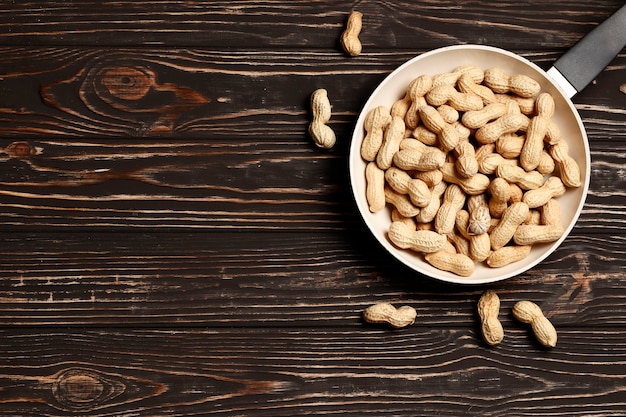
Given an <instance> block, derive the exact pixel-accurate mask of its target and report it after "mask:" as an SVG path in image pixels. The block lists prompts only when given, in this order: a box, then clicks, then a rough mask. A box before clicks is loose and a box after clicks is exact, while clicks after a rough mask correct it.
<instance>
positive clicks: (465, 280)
mask: <svg viewBox="0 0 626 417" xmlns="http://www.w3.org/2000/svg"><path fill="white" fill-rule="evenodd" d="M462 65H475V66H477V67H480V68H482V69H484V70H486V69H488V68H492V67H499V68H501V69H503V70H505V71H506V72H507V73H509V74H511V75H512V74H525V75H528V76H530V77H532V78H533V79H535V80H536V81H538V82H539V83H540V84H541V87H542V92H548V93H550V94H552V96H553V97H554V101H555V115H554V117H553V120H554V122H555V123H556V124H557V125H558V127H559V129H560V130H561V136H562V138H564V140H566V141H567V143H568V145H569V147H570V155H571V156H572V157H573V158H574V159H575V160H576V162H577V163H578V165H579V166H580V170H581V176H582V180H583V184H582V185H581V186H580V187H578V188H572V189H568V190H567V192H566V193H565V195H563V196H561V197H559V198H558V201H559V203H560V206H561V216H562V225H563V226H564V227H565V233H564V234H563V236H562V237H561V238H560V239H559V240H558V241H556V242H553V243H549V244H541V245H535V246H534V247H533V249H532V251H531V253H530V255H529V256H528V257H527V258H526V259H524V260H521V261H518V262H515V263H513V264H510V265H507V266H505V267H501V268H490V267H488V266H486V265H483V264H477V265H476V270H475V272H474V274H473V275H472V276H470V277H460V276H457V275H455V274H452V273H449V272H445V271H441V270H439V269H436V268H434V267H432V266H431V265H430V264H428V263H427V262H425V261H424V260H423V258H422V256H421V255H419V254H415V253H413V252H411V251H408V250H402V249H398V248H396V247H395V246H394V245H392V244H391V243H390V242H389V240H388V239H387V236H386V234H387V230H388V228H389V225H390V224H391V213H390V211H389V210H388V209H385V210H382V211H380V212H377V213H371V212H370V211H369V208H368V204H367V201H366V197H365V189H366V182H365V166H366V161H364V160H363V159H362V158H361V155H360V148H361V143H362V141H363V137H364V133H365V132H364V129H363V122H364V119H365V116H366V115H367V113H368V112H369V111H370V110H371V109H373V108H374V107H377V106H380V105H383V106H387V107H389V108H390V107H391V106H392V105H393V103H395V102H396V101H397V100H398V99H400V98H402V97H404V95H405V93H406V89H407V86H408V85H409V83H410V82H411V81H412V80H413V79H415V78H416V77H418V76H419V75H421V74H429V75H435V74H440V73H446V72H451V71H453V70H454V69H455V68H457V67H459V66H462ZM589 167H590V152H589V144H588V140H587V135H586V132H585V129H584V126H583V123H582V120H581V119H580V116H579V114H578V112H577V111H576V109H575V107H574V105H573V104H572V102H571V101H570V100H569V99H568V98H567V97H566V95H565V93H564V92H563V91H562V90H561V89H560V88H559V87H558V85H556V84H555V83H554V81H552V79H551V78H549V77H548V75H546V73H545V72H544V71H543V70H542V69H541V68H539V67H538V66H536V65H535V64H533V63H531V62H530V61H528V60H526V59H525V58H523V57H520V56H518V55H516V54H513V53H511V52H508V51H505V50H502V49H498V48H493V47H489V46H482V45H462V46H451V47H446V48H441V49H437V50H434V51H431V52H428V53H425V54H422V55H420V56H418V57H416V58H413V59H411V60H410V61H408V62H406V63H405V64H403V65H401V66H400V67H399V68H397V69H396V70H395V71H393V72H392V73H391V74H390V75H389V76H388V77H387V78H385V80H384V81H383V82H382V83H381V84H380V85H379V86H378V87H377V88H376V89H375V90H374V92H373V93H372V95H371V96H370V98H369V99H368V100H367V102H366V104H365V105H364V107H363V109H362V112H361V114H360V115H359V117H358V119H357V123H356V126H355V130H354V132H353V136H352V142H351V145H350V155H349V170H350V181H351V186H352V192H353V194H354V198H355V201H356V204H357V207H358V209H359V212H360V213H361V216H362V217H363V220H364V222H365V224H366V225H367V227H368V228H369V229H370V230H371V232H372V233H373V234H374V236H375V237H376V239H377V240H378V242H379V243H380V244H381V245H382V247H383V248H384V249H385V250H387V251H388V252H390V253H391V254H392V255H393V256H394V257H395V258H397V259H398V260H399V261H400V262H402V263H404V264H405V265H407V266H408V267H410V268H412V269H413V270H415V271H417V272H419V273H421V274H424V275H427V276H429V277H431V278H435V279H439V280H442V281H446V282H454V283H461V284H480V283H488V282H494V281H499V280H503V279H506V278H510V277H513V276H515V275H518V274H521V273H523V272H525V271H526V270H528V269H530V268H532V267H533V266H535V265H537V264H538V263H539V262H541V261H542V260H544V259H545V258H546V257H547V256H548V255H550V254H551V253H552V252H553V251H554V250H555V249H556V248H557V247H558V246H559V245H560V244H561V243H562V242H563V241H564V240H565V239H566V237H567V235H568V234H569V232H570V231H571V229H572V228H573V227H574V225H575V224H576V221H577V220H578V217H579V215H580V212H581V211H582V208H583V205H584V202H585V198H586V195H587V191H588V187H589Z"/></svg>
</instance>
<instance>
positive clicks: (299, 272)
mask: <svg viewBox="0 0 626 417" xmlns="http://www.w3.org/2000/svg"><path fill="white" fill-rule="evenodd" d="M622 4H623V1H622V0H596V1H592V2H588V1H587V2H583V1H579V2H573V1H563V0H557V1H551V2H545V1H539V0H533V1H531V0H519V1H505V2H489V1H451V0H438V1H387V2H382V1H381V2H378V1H359V2H345V3H341V2H337V1H315V0H313V1H306V2H304V1H295V2H294V1H292V2H279V1H263V2H257V1H244V2H207V1H184V2H182V1H149V2H145V1H112V2H106V1H104V2H91V1H78V0H73V1H56V2H54V1H30V2H29V1H20V2H13V1H4V2H2V3H0V150H1V151H0V415H3V416H16V417H17V416H33V417H35V416H37V417H39V416H55V417H60V416H115V417H139V416H145V417H160V416H204V415H229V416H253V415H254V416H296V415H355V416H364V415H371V416H391V415H393V416H416V415H423V416H433V415H441V416H465V415H478V416H498V417H499V416H539V415H550V416H574V415H577V416H578V415H580V416H618V415H626V270H625V266H626V265H625V260H626V249H625V248H626V240H625V238H624V234H623V232H622V230H623V228H624V226H625V225H626V221H625V220H624V213H625V211H626V210H625V208H626V194H625V191H626V184H625V182H626V179H625V174H624V173H625V171H626V162H625V160H624V155H625V153H626V133H625V130H626V129H625V126H626V94H625V93H624V91H626V87H625V86H626V53H624V52H622V53H621V54H620V55H619V56H618V57H617V58H616V59H615V60H614V61H613V62H612V63H611V64H610V65H609V67H608V68H607V69H606V70H605V71H604V72H603V73H602V74H601V75H599V76H598V77H597V79H596V80H595V81H594V83H593V84H592V85H591V86H589V87H588V88H587V89H586V90H585V91H584V92H582V93H581V94H579V95H578V96H577V97H576V98H575V99H574V101H575V103H576V107H577V108H578V110H579V111H580V114H581V116H582V118H583V121H584V123H585V126H586V128H587V130H588V135H589V139H590V143H591V152H592V155H591V156H592V170H591V187H590V193H589V196H588V199H587V202H586V205H585V208H584V210H583V213H582V216H581V218H580V220H579V222H578V223H577V226H576V227H575V229H574V230H573V232H572V234H571V235H570V237H569V238H568V239H567V240H566V241H565V243H564V244H563V245H562V247H561V248H560V249H558V250H557V251H556V252H555V253H554V254H553V255H552V256H551V257H549V258H548V259H547V260H546V261H545V262H543V263H542V264H541V265H539V266H538V267H536V268H534V269H532V270H530V271H528V272H527V273H525V274H523V275H521V276H519V277H516V278H513V279H510V280H507V281H505V282H501V283H497V284H493V285H488V286H470V287H465V286H455V285H447V284H442V283H438V282H435V281H432V280H429V279H427V278H425V277H422V276H420V275H418V274H416V273H413V272H411V271H409V270H408V269H407V268H405V267H403V266H401V265H399V264H398V263H396V262H395V261H394V260H393V259H392V258H391V257H390V256H389V255H387V254H385V253H383V252H382V251H381V249H380V247H379V246H377V243H375V240H374V239H373V238H372V237H370V236H369V235H368V233H367V232H366V230H365V227H364V226H363V224H362V223H361V220H360V218H359V216H358V213H357V211H356V207H355V205H354V204H353V201H352V199H351V196H350V188H349V183H348V173H347V153H348V147H349V140H350V135H351V131H352V128H353V125H354V123H355V121H356V117H357V115H358V113H359V110H360V108H361V106H362V105H363V104H364V102H365V100H366V98H367V97H368V95H369V94H370V93H371V91H372V90H373V89H374V88H375V86H376V85H377V83H378V82H380V81H381V80H382V79H383V78H384V77H385V76H386V75H387V74H388V73H389V72H391V71H392V70H393V69H395V68H396V67H397V66H398V65H400V64H401V63H403V62H404V61H406V60H408V59H410V58H412V57H414V56H416V55H418V54H420V53H423V52H425V51H428V50H431V49H433V48H436V47H441V46H446V45H454V44H463V43H479V44H489V45H493V46H498V47H502V48H506V49H509V50H512V51H513V52H516V53H519V54H521V55H523V56H525V57H527V58H529V59H530V60H532V61H534V62H535V63H537V64H539V65H540V66H541V67H543V68H546V69H547V68H548V67H549V65H550V64H551V63H552V62H554V61H555V60H556V59H557V58H558V57H559V56H560V55H561V54H562V53H563V52H564V51H566V50H567V49H568V48H569V47H571V46H572V45H573V44H574V43H575V42H576V41H577V40H578V39H580V38H581V37H582V36H583V35H584V34H586V33H587V32H589V31H590V30H592V29H593V28H594V27H595V26H596V25H597V24H599V23H600V22H602V21H603V20H604V19H606V18H607V17H608V16H609V15H610V14H611V13H613V12H614V11H616V10H617V9H618V8H619V7H620V6H621V5H622ZM353 8H354V9H357V10H359V11H361V12H362V13H363V15H364V19H363V31H362V33H361V40H362V42H363V54H362V55H361V56H359V57H356V58H350V57H348V56H346V54H344V53H343V52H342V50H341V48H340V46H339V36H340V34H341V32H342V30H343V28H344V24H345V20H346V17H347V15H348V13H349V12H350V10H352V9H353ZM316 88H326V89H327V90H328V94H329V98H330V100H331V103H332V105H333V116H332V119H331V123H330V125H331V127H332V128H333V129H334V130H335V132H336V133H337V137H338V141H337V145H336V146H335V147H334V148H333V149H332V150H330V151H322V150H319V149H317V148H316V147H315V146H314V145H313V144H312V142H311V140H310V139H309V137H308V136H307V133H306V130H307V125H308V122H309V120H310V115H309V109H308V100H309V96H310V94H311V92H312V91H313V90H314V89H316ZM620 89H621V91H620ZM487 288H491V289H494V290H496V291H497V292H498V294H500V297H501V301H502V310H501V311H502V313H501V319H502V321H503V324H504V327H505V330H506V337H505V339H504V341H503V343H502V344H501V345H500V346H498V347H496V348H489V347H487V346H486V345H485V344H484V343H483V342H482V341H481V338H480V334H479V332H478V323H477V317H476V313H475V305H476V301H477V299H478V297H479V296H480V294H481V293H482V292H483V291H484V290H485V289H487ZM521 299H529V300H532V301H535V302H537V303H538V304H539V305H541V306H542V307H543V308H544V310H545V311H546V315H547V316H548V317H549V318H550V319H551V320H552V321H553V323H554V324H555V326H556V328H557V329H558V332H559V343H558V345H557V347H556V348H555V349H552V350H545V349H542V348H541V347H539V346H538V345H537V344H536V343H535V342H534V341H533V338H532V336H530V335H529V332H528V329H527V328H526V327H525V326H523V325H521V324H519V323H517V322H516V321H515V320H514V319H513V318H512V317H511V315H510V310H511V307H512V306H513V304H514V303H515V302H516V301H518V300H521ZM378 301H388V302H392V303H396V304H397V305H400V304H409V305H412V306H414V307H415V308H416V309H417V312H418V318H417V320H416V323H415V324H414V325H413V326H411V327H409V328H406V329H403V330H399V331H393V330H389V329H387V328H384V327H379V326H372V325H366V324H365V323H363V322H362V320H361V312H362V310H363V309H364V308H365V307H367V306H369V305H371V304H373V303H375V302H378Z"/></svg>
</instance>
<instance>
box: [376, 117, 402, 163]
mask: <svg viewBox="0 0 626 417" xmlns="http://www.w3.org/2000/svg"><path fill="white" fill-rule="evenodd" d="M402 139H404V121H403V120H402V119H401V118H399V117H392V118H391V123H390V124H389V126H388V127H387V130H385V133H384V134H383V143H382V145H381V146H380V149H379V150H378V154H377V156H376V163H377V164H378V166H379V167H380V169H389V168H391V163H392V162H393V156H394V155H395V154H396V152H398V151H399V150H400V142H401V141H402Z"/></svg>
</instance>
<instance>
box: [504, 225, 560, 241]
mask: <svg viewBox="0 0 626 417" xmlns="http://www.w3.org/2000/svg"><path fill="white" fill-rule="evenodd" d="M564 232H565V229H563V226H561V225H557V224H554V225H541V224H522V225H520V226H519V227H518V228H517V230H515V233H514V234H513V240H514V241H515V243H516V244H518V245H522V246H524V245H534V244H537V243H548V242H554V241H555V240H557V239H559V238H560V237H561V236H563V233H564Z"/></svg>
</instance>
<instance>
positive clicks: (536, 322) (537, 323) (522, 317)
mask: <svg viewBox="0 0 626 417" xmlns="http://www.w3.org/2000/svg"><path fill="white" fill-rule="evenodd" d="M513 317H515V318H516V319H517V320H519V321H521V322H522V323H526V324H530V326H531V329H532V331H533V333H534V334H535V337H536V338H537V340H538V341H539V343H541V344H542V345H543V346H545V347H555V346H556V341H557V334H556V329H555V328H554V326H553V325H552V323H550V320H548V319H547V318H546V317H545V316H544V314H543V312H542V311H541V309H540V308H539V306H538V305H537V304H535V303H533V302H532V301H519V302H517V303H516V304H515V305H514V306H513Z"/></svg>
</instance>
